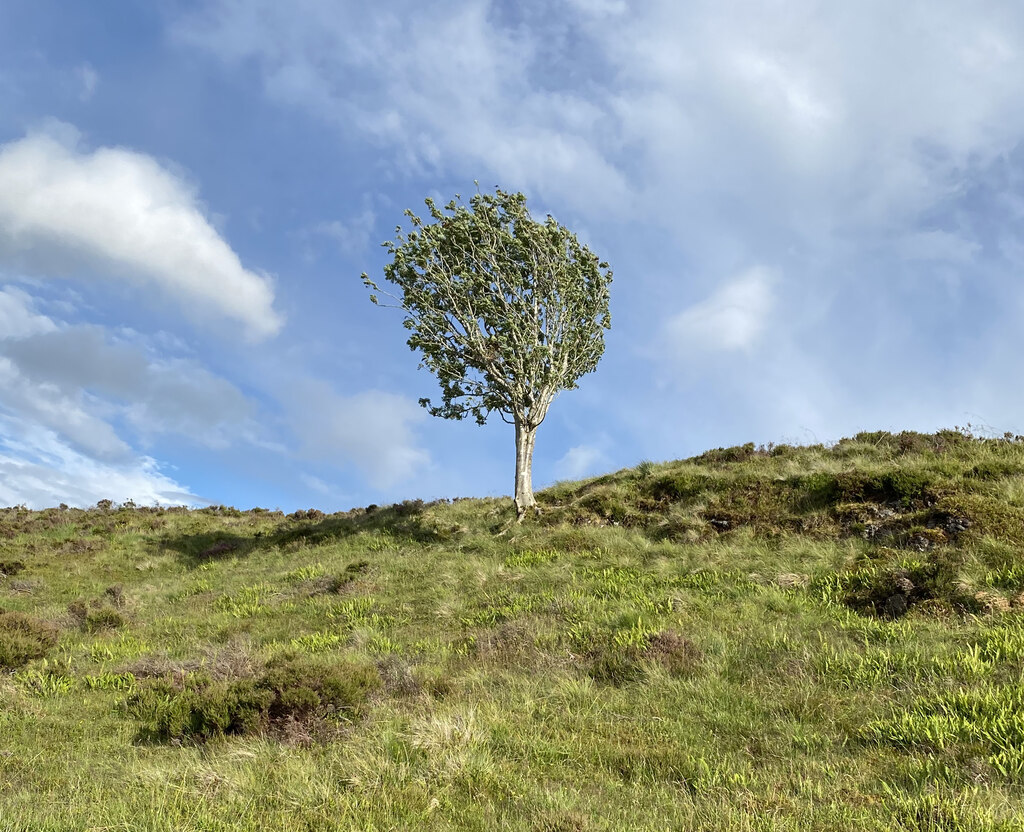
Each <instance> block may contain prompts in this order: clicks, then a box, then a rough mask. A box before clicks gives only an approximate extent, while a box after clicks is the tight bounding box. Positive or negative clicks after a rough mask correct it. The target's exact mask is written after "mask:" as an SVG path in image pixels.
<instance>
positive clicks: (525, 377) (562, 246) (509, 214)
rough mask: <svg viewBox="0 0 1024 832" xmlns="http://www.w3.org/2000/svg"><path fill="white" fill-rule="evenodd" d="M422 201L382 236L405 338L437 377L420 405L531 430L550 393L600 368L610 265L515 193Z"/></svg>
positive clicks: (371, 284)
mask: <svg viewBox="0 0 1024 832" xmlns="http://www.w3.org/2000/svg"><path fill="white" fill-rule="evenodd" d="M426 205H427V208H428V210H429V221H424V220H423V219H421V218H420V217H418V216H416V215H415V214H414V213H413V212H412V211H406V212H405V215H406V216H407V217H408V218H409V221H410V223H411V225H412V228H411V229H410V230H409V231H408V232H405V231H403V229H402V227H401V226H398V227H397V228H396V229H395V239H394V240H393V241H389V242H386V243H384V244H383V245H384V246H385V248H386V249H387V251H388V253H389V254H390V255H391V258H392V259H391V262H390V263H389V264H388V265H387V266H386V267H385V269H384V276H385V278H386V279H387V280H388V281H389V282H390V283H392V284H394V285H395V286H396V287H398V289H399V290H400V294H395V295H390V297H392V298H393V299H394V300H396V301H397V303H398V305H399V306H400V307H401V308H402V309H403V310H404V311H405V313H406V317H405V320H404V322H403V323H404V326H405V328H406V329H408V330H409V331H410V333H411V334H410V336H409V339H408V345H409V347H410V348H411V349H412V350H415V351H419V352H420V353H421V355H422V364H421V366H425V367H427V368H428V369H430V370H431V372H433V373H434V375H435V376H436V377H437V379H438V382H439V383H440V387H441V400H440V402H439V403H434V402H432V401H431V400H430V399H421V400H420V404H422V405H423V406H424V407H426V408H427V409H428V410H429V411H430V413H431V414H433V415H435V416H441V417H444V418H446V419H463V418H466V417H468V416H472V417H474V418H475V419H476V421H477V422H478V423H480V424H483V423H484V422H485V421H486V419H487V417H488V415H489V414H490V413H491V412H493V411H497V412H498V413H499V414H501V416H502V418H504V419H505V420H506V421H508V422H512V423H514V424H516V425H517V427H520V426H521V427H522V428H523V429H524V430H527V431H530V430H535V429H536V427H537V426H538V425H540V423H541V422H542V421H543V419H544V417H545V415H546V414H547V410H548V407H549V406H550V405H551V402H552V400H553V399H554V397H555V395H556V394H557V393H558V392H559V391H560V390H571V389H574V388H575V387H576V383H577V381H578V379H579V378H580V377H581V376H583V375H584V374H586V373H589V372H591V371H592V370H594V369H595V368H596V367H597V363H598V361H599V360H600V358H601V355H602V353H603V352H604V330H606V329H608V327H609V326H610V324H611V318H610V315H609V311H608V301H609V284H610V283H611V279H612V273H611V270H610V269H609V267H608V264H607V263H604V262H601V261H600V260H599V258H598V257H597V256H595V255H594V254H593V253H592V252H591V251H590V250H589V249H588V248H587V247H586V246H585V245H583V244H582V243H580V241H579V240H578V239H577V238H576V235H575V234H573V233H572V232H571V231H569V230H568V229H566V228H565V227H563V226H562V225H559V224H558V223H557V222H556V221H555V220H554V218H553V217H551V216H550V215H549V216H547V218H546V219H545V220H543V221H535V220H534V219H533V218H532V217H531V216H530V213H529V210H528V209H527V207H526V198H525V197H524V196H523V194H521V193H509V192H506V191H502V190H500V189H499V190H496V191H495V193H493V194H487V193H483V194H482V193H477V194H475V195H474V196H472V197H471V198H470V200H469V205H468V206H467V205H465V204H464V203H463V202H462V201H461V198H460V197H458V196H456V198H455V199H454V200H451V201H450V202H448V204H447V205H445V206H444V208H443V209H442V208H439V207H438V206H437V205H436V204H435V202H434V201H433V200H431V199H427V200H426ZM363 281H364V282H365V283H366V285H367V286H368V287H370V288H371V289H372V290H374V291H375V292H377V291H380V290H379V288H378V287H377V285H376V284H375V283H374V282H373V281H372V280H370V279H369V278H368V277H367V276H366V275H365V274H364V275H363ZM370 297H371V300H372V301H373V302H374V303H379V302H380V299H379V297H378V295H377V294H371V296H370Z"/></svg>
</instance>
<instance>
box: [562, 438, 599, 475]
mask: <svg viewBox="0 0 1024 832" xmlns="http://www.w3.org/2000/svg"><path fill="white" fill-rule="evenodd" d="M607 464H608V457H607V455H606V454H605V453H604V451H602V450H601V449H600V448H597V447H594V446H593V445H577V446H576V447H574V448H570V449H569V450H568V451H566V452H565V455H564V456H562V458H561V459H559V460H558V462H556V463H555V474H556V475H557V476H558V477H561V478H562V479H567V480H578V479H582V478H583V477H586V476H593V475H594V474H597V473H599V472H600V471H601V470H602V469H603V468H604V467H605V466H606V465H607Z"/></svg>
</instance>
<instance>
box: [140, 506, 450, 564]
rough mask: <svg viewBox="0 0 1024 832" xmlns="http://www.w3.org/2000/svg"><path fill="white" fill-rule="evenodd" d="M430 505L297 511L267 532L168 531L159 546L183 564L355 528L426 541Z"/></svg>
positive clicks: (433, 531) (335, 536) (323, 539)
mask: <svg viewBox="0 0 1024 832" xmlns="http://www.w3.org/2000/svg"><path fill="white" fill-rule="evenodd" d="M432 505H435V503H424V502H423V501H422V500H406V501H405V502H402V503H395V504H394V505H392V506H386V507H377V506H368V507H367V508H357V509H353V510H351V511H346V512H339V513H338V514H330V515H326V516H324V517H323V518H322V519H320V518H317V519H314V520H310V519H306V518H303V517H301V515H302V514H303V513H302V512H298V513H297V514H296V515H292V516H290V517H285V518H282V519H281V520H279V521H278V523H277V525H276V526H275V527H274V528H273V529H271V530H269V531H267V530H262V531H257V532H256V533H255V534H253V535H243V534H232V533H230V532H225V531H222V530H216V529H214V530H211V531H204V532H198V533H193V534H182V535H168V536H165V537H163V538H162V539H161V540H160V547H161V548H162V549H163V550H164V551H167V550H170V551H172V552H176V553H177V554H178V557H179V559H180V560H181V561H182V562H183V563H185V564H186V565H187V566H190V567H195V566H200V565H201V564H204V563H209V562H211V561H216V560H221V559H228V558H244V557H248V556H249V555H252V554H254V553H258V552H260V551H265V550H268V549H273V548H278V547H283V546H288V545H293V544H297V543H304V544H306V545H311V546H320V545H323V544H326V543H330V542H332V541H335V540H343V539H345V538H348V537H351V536H353V535H355V534H359V533H361V532H365V533H371V534H372V533H374V532H377V533H386V534H388V535H389V536H391V537H392V538H393V539H394V540H395V542H397V543H400V542H402V541H403V540H405V541H408V542H410V543H419V544H422V543H431V542H436V541H439V540H441V539H443V535H442V534H440V532H439V530H438V528H437V527H436V526H435V525H433V524H431V523H430V522H425V521H426V518H425V517H424V510H425V509H427V508H429V507H430V506H432Z"/></svg>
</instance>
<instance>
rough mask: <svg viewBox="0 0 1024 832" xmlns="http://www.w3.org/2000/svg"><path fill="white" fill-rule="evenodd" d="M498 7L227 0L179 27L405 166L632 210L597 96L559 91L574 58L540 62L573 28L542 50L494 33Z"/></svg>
mask: <svg viewBox="0 0 1024 832" xmlns="http://www.w3.org/2000/svg"><path fill="white" fill-rule="evenodd" d="M599 5H606V4H599ZM608 10H609V11H614V4H611V5H610V6H609V7H608ZM494 12H495V10H494V8H493V7H492V6H491V5H490V4H488V3H486V2H478V1H477V0H462V2H453V3H450V4H447V5H446V7H445V11H444V13H443V14H437V13H436V11H433V10H427V9H426V8H425V7H423V6H422V5H420V4H414V3H411V2H404V3H398V4H394V5H392V6H389V7H388V9H387V10H384V9H381V8H379V7H369V6H367V7H363V6H360V5H358V4H351V5H344V6H339V5H338V4H336V3H333V2H324V0H297V2H296V3H293V4H291V5H289V6H287V7H286V6H283V5H281V4H280V3H276V2H274V0H262V1H260V0H257V2H245V3H243V2H238V0H221V1H220V2H216V3H213V4H210V5H208V6H206V7H205V8H204V9H203V11H201V12H199V13H198V14H196V15H193V16H190V17H186V18H184V19H182V20H180V21H179V22H178V24H177V26H176V27H175V32H176V35H177V37H178V38H179V40H181V41H184V42H186V43H189V44H192V45H195V46H199V47H201V48H204V49H207V50H209V51H211V52H213V53H214V54H216V55H217V56H218V57H220V58H221V59H223V60H224V61H227V62H230V63H236V62H240V61H243V60H247V59H251V58H254V59H255V60H256V65H257V66H258V67H259V68H260V71H261V73H262V76H263V79H264V83H265V87H266V90H267V93H268V95H270V96H271V97H273V98H274V99H276V100H278V101H280V102H282V103H283V104H285V105H287V106H299V107H302V108H305V109H307V110H308V111H310V112H312V113H315V114H316V115H317V116H319V117H320V118H322V119H324V120H325V121H327V122H329V123H331V124H334V125H337V126H338V128H339V129H341V130H344V131H346V132H347V131H350V130H352V128H353V127H355V128H356V129H358V130H360V131H362V132H363V133H364V134H366V135H367V136H369V137H371V138H372V139H373V140H374V141H377V142H383V143H386V144H387V145H389V146H391V147H392V148H394V151H395V158H396V160H397V161H398V163H399V164H400V165H401V167H403V168H404V169H405V170H406V171H410V170H412V171H423V170H433V169H435V168H437V167H446V166H447V165H448V164H449V163H450V162H451V161H452V160H453V159H458V160H459V161H460V163H461V165H462V166H463V167H464V168H465V169H467V170H469V171H471V172H480V169H481V166H483V167H484V169H485V170H488V171H490V172H491V173H493V174H494V175H496V176H497V177H499V179H500V180H501V181H502V182H505V183H513V184H512V186H514V187H516V188H520V189H533V190H538V191H541V192H543V193H547V194H552V195H557V196H558V197H560V198H561V199H563V200H565V201H567V202H568V203H569V204H572V205H577V206H581V207H583V206H586V207H588V208H601V209H603V210H605V211H613V212H620V211H624V210H628V203H629V201H630V186H629V182H628V177H627V176H626V175H625V174H624V173H623V172H622V171H620V170H618V169H617V168H616V166H615V165H614V164H612V163H610V162H609V160H608V158H607V156H606V155H605V154H604V153H603V151H602V149H601V147H600V142H599V141H598V137H600V136H602V135H603V134H605V133H606V132H608V131H609V130H612V131H614V125H610V124H608V123H607V121H608V119H607V113H606V112H605V111H604V110H603V109H602V108H601V107H600V106H595V105H594V104H593V103H592V102H591V101H589V100H588V98H587V97H586V96H583V95H579V94H576V93H570V92H568V91H566V90H564V89H559V88H558V85H557V84H555V83H554V80H555V79H556V78H558V77H559V76H560V75H561V74H563V73H565V72H567V71H569V70H571V69H572V64H573V57H572V56H568V55H566V56H562V57H559V61H560V63H559V65H558V66H551V67H550V68H547V69H546V70H545V72H544V74H545V77H544V81H543V83H541V84H537V83H535V82H536V81H537V78H538V75H539V70H540V69H542V67H541V66H540V64H541V63H543V62H546V61H548V60H549V59H553V58H555V57H556V56H561V55H562V47H563V46H564V45H565V43H567V42H568V40H567V35H566V33H565V32H564V31H560V30H559V31H551V33H550V34H551V35H552V42H551V43H549V44H543V43H538V41H537V40H536V39H535V38H534V37H533V35H534V33H533V32H530V31H527V29H526V28H525V27H515V26H510V27H502V26H500V25H497V24H496V23H495V21H494V19H493V18H494Z"/></svg>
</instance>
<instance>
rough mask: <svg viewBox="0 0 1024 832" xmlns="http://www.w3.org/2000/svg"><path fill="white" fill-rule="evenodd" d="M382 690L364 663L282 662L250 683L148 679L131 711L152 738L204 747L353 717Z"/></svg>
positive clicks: (130, 700) (274, 662) (195, 676)
mask: <svg viewBox="0 0 1024 832" xmlns="http://www.w3.org/2000/svg"><path fill="white" fill-rule="evenodd" d="M379 685H380V679H379V676H378V674H377V672H376V670H375V669H374V668H372V667H370V666H367V665H360V664H356V663H355V662H350V661H339V660H337V659H335V660H334V661H332V662H330V663H325V662H317V661H315V660H313V659H310V658H308V657H297V656H282V657H279V658H277V659H275V660H272V661H271V662H269V663H268V664H267V666H266V667H265V668H264V669H263V671H262V672H261V673H260V674H259V675H257V676H256V677H254V678H250V679H231V680H224V681H212V680H211V679H210V677H209V676H206V675H203V674H192V675H190V676H187V677H185V678H184V679H174V678H167V677H164V678H160V679H155V680H150V681H148V682H146V683H145V684H144V685H142V686H141V687H140V688H138V689H137V690H136V691H135V692H134V693H132V694H131V695H130V697H129V698H128V701H127V709H128V713H129V714H130V715H131V716H133V717H134V718H135V719H137V720H138V721H139V722H141V723H142V729H141V734H142V735H143V736H144V737H146V738H147V739H149V740H152V741H158V742H167V741H175V740H177V741H181V740H186V739H188V740H195V741H204V740H209V739H212V738H214V737H218V736H225V735H229V734H257V733H267V732H269V731H271V730H273V729H275V728H277V729H281V728H283V727H284V726H285V725H286V724H287V723H291V722H309V721H311V720H323V719H326V718H329V717H334V718H342V719H351V718H352V717H354V716H355V715H356V714H357V712H358V709H359V707H360V706H362V705H363V704H364V703H365V702H366V699H367V697H368V696H369V694H370V693H371V692H372V691H373V690H375V689H376V688H377V687H379Z"/></svg>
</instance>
